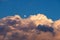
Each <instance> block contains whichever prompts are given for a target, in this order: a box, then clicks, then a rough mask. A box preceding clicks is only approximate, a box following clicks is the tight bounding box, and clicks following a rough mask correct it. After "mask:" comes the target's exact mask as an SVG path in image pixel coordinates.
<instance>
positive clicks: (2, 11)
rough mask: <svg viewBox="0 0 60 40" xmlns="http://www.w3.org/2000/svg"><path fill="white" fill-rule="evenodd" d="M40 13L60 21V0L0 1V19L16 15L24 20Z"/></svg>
mask: <svg viewBox="0 0 60 40" xmlns="http://www.w3.org/2000/svg"><path fill="white" fill-rule="evenodd" d="M39 13H40V14H44V15H46V16H47V17H48V18H51V19H53V20H57V19H60V0H0V18H3V17H6V16H12V15H16V14H17V15H20V16H21V17H22V18H24V15H26V16H25V17H29V16H30V15H35V14H39Z"/></svg>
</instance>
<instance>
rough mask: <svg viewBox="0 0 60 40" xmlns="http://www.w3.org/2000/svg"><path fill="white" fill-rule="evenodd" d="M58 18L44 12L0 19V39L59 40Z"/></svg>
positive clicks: (59, 22)
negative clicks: (24, 16) (49, 16)
mask: <svg viewBox="0 0 60 40" xmlns="http://www.w3.org/2000/svg"><path fill="white" fill-rule="evenodd" d="M59 28H60V20H57V21H52V19H49V18H47V17H46V16H45V15H44V14H37V15H31V16H29V17H28V18H24V19H23V18H21V17H20V16H19V15H15V16H7V17H4V18H2V19H0V40H60V29H59Z"/></svg>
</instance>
